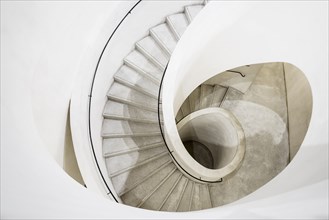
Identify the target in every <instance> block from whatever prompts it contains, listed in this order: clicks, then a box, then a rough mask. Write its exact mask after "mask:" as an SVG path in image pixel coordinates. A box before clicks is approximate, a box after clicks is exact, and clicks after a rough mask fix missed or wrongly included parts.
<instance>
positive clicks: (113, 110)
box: [103, 100, 159, 123]
mask: <svg viewBox="0 0 329 220" xmlns="http://www.w3.org/2000/svg"><path fill="white" fill-rule="evenodd" d="M103 116H104V118H107V119H120V120H127V121H135V122H144V123H159V121H158V114H157V113H156V112H152V111H147V110H144V109H141V108H138V107H135V106H132V105H127V104H123V103H120V102H115V101H112V100H108V101H107V102H106V105H105V108H104V112H103Z"/></svg>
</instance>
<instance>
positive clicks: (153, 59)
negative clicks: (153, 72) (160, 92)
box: [136, 43, 165, 72]
mask: <svg viewBox="0 0 329 220" xmlns="http://www.w3.org/2000/svg"><path fill="white" fill-rule="evenodd" d="M136 49H137V50H138V51H139V52H140V53H141V54H143V55H144V56H145V57H146V58H147V59H148V60H149V61H150V62H152V63H153V64H154V65H155V66H156V67H157V68H159V69H160V70H161V71H162V72H163V71H164V69H165V66H163V65H162V64H161V63H160V61H158V59H156V58H155V57H154V56H152V55H151V54H150V53H149V52H148V51H147V50H146V49H144V47H142V46H141V45H140V44H138V43H136Z"/></svg>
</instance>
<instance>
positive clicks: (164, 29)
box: [150, 23, 177, 55]
mask: <svg viewBox="0 0 329 220" xmlns="http://www.w3.org/2000/svg"><path fill="white" fill-rule="evenodd" d="M150 35H151V36H153V38H154V39H155V40H156V41H157V42H158V44H159V45H160V46H161V47H162V49H163V50H164V51H165V52H166V53H167V54H168V55H171V54H172V52H173V51H174V49H175V47H176V44H177V40H176V38H175V37H174V35H173V33H172V32H171V31H170V29H169V27H168V24H167V23H163V24H160V25H157V26H155V27H153V28H151V29H150Z"/></svg>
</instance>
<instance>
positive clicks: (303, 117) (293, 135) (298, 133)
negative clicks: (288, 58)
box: [284, 63, 313, 160]
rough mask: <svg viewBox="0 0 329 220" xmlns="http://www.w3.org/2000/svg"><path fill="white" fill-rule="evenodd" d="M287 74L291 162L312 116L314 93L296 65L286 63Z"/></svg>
mask: <svg viewBox="0 0 329 220" xmlns="http://www.w3.org/2000/svg"><path fill="white" fill-rule="evenodd" d="M284 69H285V73H286V86H287V99H288V114H289V142H290V160H292V159H293V158H294V156H295V155H296V153H297V151H298V150H299V148H300V146H301V144H302V142H303V140H304V138H305V135H306V132H307V130H308V126H309V124H310V120H311V115H312V105H313V98H312V91H311V87H310V84H309V82H308V80H307V78H306V76H305V75H304V74H303V73H302V72H301V70H299V69H298V68H297V67H295V66H294V65H291V64H289V63H284Z"/></svg>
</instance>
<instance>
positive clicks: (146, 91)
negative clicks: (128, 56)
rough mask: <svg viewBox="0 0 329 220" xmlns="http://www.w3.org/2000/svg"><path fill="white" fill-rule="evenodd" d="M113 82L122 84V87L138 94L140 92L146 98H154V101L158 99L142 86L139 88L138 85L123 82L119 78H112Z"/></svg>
mask: <svg viewBox="0 0 329 220" xmlns="http://www.w3.org/2000/svg"><path fill="white" fill-rule="evenodd" d="M114 81H116V82H118V83H120V84H122V85H125V86H127V87H129V88H131V89H134V90H136V91H138V92H141V93H143V94H144V95H147V96H150V97H151V98H154V99H158V94H156V95H155V94H153V93H152V92H151V91H148V90H147V89H146V88H144V87H142V86H139V85H136V84H133V83H131V82H128V81H126V80H124V79H123V78H121V77H119V76H114Z"/></svg>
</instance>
